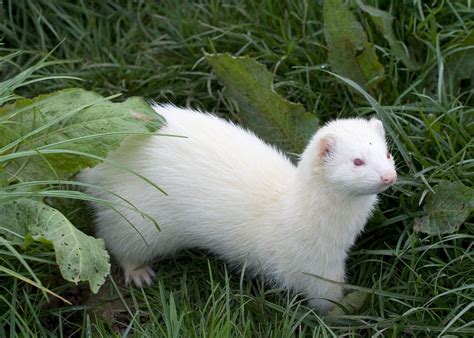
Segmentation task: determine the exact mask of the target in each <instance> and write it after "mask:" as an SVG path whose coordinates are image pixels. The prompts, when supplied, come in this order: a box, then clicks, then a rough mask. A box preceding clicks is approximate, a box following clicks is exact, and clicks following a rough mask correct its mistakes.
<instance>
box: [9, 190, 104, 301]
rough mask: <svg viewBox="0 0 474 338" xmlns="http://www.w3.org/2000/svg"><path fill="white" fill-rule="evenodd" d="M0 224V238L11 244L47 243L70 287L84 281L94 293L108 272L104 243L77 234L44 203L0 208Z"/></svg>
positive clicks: (28, 202) (19, 203) (18, 203)
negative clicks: (21, 237)
mask: <svg viewBox="0 0 474 338" xmlns="http://www.w3.org/2000/svg"><path fill="white" fill-rule="evenodd" d="M0 224H2V228H0V235H3V236H5V237H7V238H13V239H14V240H15V242H17V239H18V238H19V236H23V237H24V238H25V241H26V243H27V242H28V240H29V239H30V238H31V239H32V240H34V241H37V242H42V243H48V244H49V243H51V244H52V245H53V248H54V251H55V254H56V261H57V263H58V265H59V269H60V270H61V274H62V276H63V278H64V279H66V280H68V281H71V282H74V283H78V282H80V281H87V282H89V286H90V289H91V291H92V292H94V293H97V291H98V290H99V288H100V286H101V285H102V284H103V283H104V282H105V278H106V277H107V275H108V274H109V272H110V263H109V254H108V252H107V250H105V245H104V241H103V240H102V239H99V238H94V237H91V236H87V235H86V234H84V233H83V232H81V231H79V230H78V229H76V227H74V225H72V224H71V222H69V220H68V219H67V218H66V217H65V216H64V215H63V214H61V213H60V212H59V211H58V210H56V209H54V208H51V207H49V206H47V205H46V204H44V203H41V202H37V201H34V200H30V199H26V198H25V199H20V200H16V201H12V202H7V203H4V204H0ZM5 229H8V230H9V231H6V230H5ZM13 233H15V234H17V236H14V235H13ZM18 235H19V236H18Z"/></svg>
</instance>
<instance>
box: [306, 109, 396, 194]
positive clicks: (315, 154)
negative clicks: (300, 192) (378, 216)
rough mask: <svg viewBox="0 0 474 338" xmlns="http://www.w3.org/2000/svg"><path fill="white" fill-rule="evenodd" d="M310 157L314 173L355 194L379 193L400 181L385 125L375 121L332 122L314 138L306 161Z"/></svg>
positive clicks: (347, 120)
mask: <svg viewBox="0 0 474 338" xmlns="http://www.w3.org/2000/svg"><path fill="white" fill-rule="evenodd" d="M306 157H311V161H310V163H311V164H310V165H311V169H312V172H313V174H315V175H317V177H319V178H322V180H324V182H326V183H329V184H330V185H331V186H333V187H335V188H336V189H338V190H340V191H345V192H348V193H350V194H353V195H371V194H377V193H379V192H382V191H384V190H385V189H387V188H388V187H389V186H391V185H392V184H394V183H395V181H396V180H397V173H396V171H395V164H394V161H393V157H392V155H391V154H390V152H389V150H388V148H387V143H386V141H385V131H384V128H383V125H382V122H381V121H380V120H378V119H375V118H372V119H371V120H365V119H357V118H356V119H341V120H335V121H332V122H330V123H328V124H327V125H325V126H324V127H323V128H321V129H320V130H318V132H317V133H316V134H315V135H314V137H313V140H312V141H311V143H310V145H309V146H308V148H307V149H306V151H305V152H304V153H303V156H302V162H303V161H305V160H307V159H306ZM306 162H308V161H306Z"/></svg>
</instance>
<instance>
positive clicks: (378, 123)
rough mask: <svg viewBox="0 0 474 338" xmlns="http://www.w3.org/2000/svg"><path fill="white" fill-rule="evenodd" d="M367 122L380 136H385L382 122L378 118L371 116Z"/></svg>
mask: <svg viewBox="0 0 474 338" xmlns="http://www.w3.org/2000/svg"><path fill="white" fill-rule="evenodd" d="M369 124H370V125H371V126H372V127H373V128H374V129H375V130H376V131H377V132H378V133H379V134H380V135H381V136H382V137H385V129H384V128H383V123H382V121H380V120H379V119H377V118H375V117H372V118H371V119H370V120H369Z"/></svg>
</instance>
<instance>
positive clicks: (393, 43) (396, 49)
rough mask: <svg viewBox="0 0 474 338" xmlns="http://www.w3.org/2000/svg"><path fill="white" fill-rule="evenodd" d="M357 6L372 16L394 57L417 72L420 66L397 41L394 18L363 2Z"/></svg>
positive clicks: (358, 1)
mask: <svg viewBox="0 0 474 338" xmlns="http://www.w3.org/2000/svg"><path fill="white" fill-rule="evenodd" d="M357 4H358V5H359V7H360V9H362V10H363V11H364V12H366V13H368V14H369V15H370V18H371V19H372V21H373V23H374V24H375V27H377V29H378V30H379V32H380V33H382V34H383V36H384V38H385V39H386V40H387V41H388V44H389V45H390V48H391V50H392V53H393V55H395V57H396V58H397V59H398V60H400V61H401V62H403V64H404V65H405V66H406V67H407V68H408V69H409V70H417V69H418V68H419V65H418V64H417V63H416V62H415V61H414V60H413V59H412V58H411V57H410V53H409V52H408V49H407V48H406V46H405V45H404V44H403V42H401V41H399V40H397V38H396V37H395V34H394V33H393V29H392V23H393V20H394V18H393V16H392V15H390V14H389V13H387V12H385V11H382V10H380V9H378V8H375V7H372V6H368V5H365V4H364V3H363V2H362V1H361V0H357Z"/></svg>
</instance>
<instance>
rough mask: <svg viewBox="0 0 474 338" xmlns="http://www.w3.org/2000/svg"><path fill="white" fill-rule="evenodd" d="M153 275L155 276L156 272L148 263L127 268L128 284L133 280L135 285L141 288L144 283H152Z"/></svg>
mask: <svg viewBox="0 0 474 338" xmlns="http://www.w3.org/2000/svg"><path fill="white" fill-rule="evenodd" d="M153 277H155V272H154V271H153V269H152V268H150V267H149V266H148V265H144V266H140V267H127V268H125V283H126V284H130V283H131V282H132V281H133V283H134V284H135V286H137V287H139V288H141V287H142V286H143V285H144V284H147V285H151V283H152V282H153Z"/></svg>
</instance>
